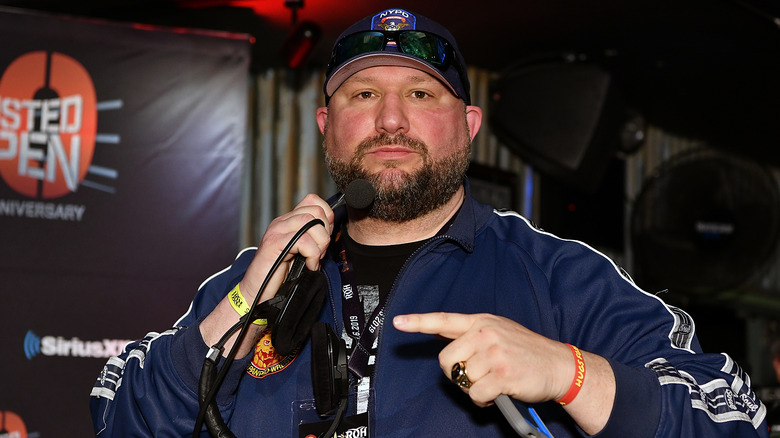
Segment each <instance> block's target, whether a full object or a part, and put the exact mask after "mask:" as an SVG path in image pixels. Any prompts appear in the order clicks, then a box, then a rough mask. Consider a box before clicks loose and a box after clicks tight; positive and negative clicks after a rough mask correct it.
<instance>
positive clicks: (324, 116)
mask: <svg viewBox="0 0 780 438" xmlns="http://www.w3.org/2000/svg"><path fill="white" fill-rule="evenodd" d="M327 122H328V107H326V106H323V107H320V108H317V125H318V126H319V127H320V132H321V133H322V134H323V135H324V134H325V125H326V124H327Z"/></svg>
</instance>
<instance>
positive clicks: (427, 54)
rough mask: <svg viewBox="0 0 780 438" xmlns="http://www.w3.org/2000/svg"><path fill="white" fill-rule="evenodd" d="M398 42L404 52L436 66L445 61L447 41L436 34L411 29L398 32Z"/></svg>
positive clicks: (441, 64)
mask: <svg viewBox="0 0 780 438" xmlns="http://www.w3.org/2000/svg"><path fill="white" fill-rule="evenodd" d="M398 44H399V45H400V46H401V50H402V51H403V52H404V53H406V54H409V55H412V56H415V57H417V58H420V59H423V60H425V61H427V62H429V63H431V64H433V65H435V66H437V67H442V66H444V65H445V63H446V62H447V53H448V52H447V50H446V49H447V43H446V42H445V41H444V40H443V39H441V38H439V37H437V36H436V35H433V34H429V33H425V32H418V31H412V30H410V31H405V32H400V34H399V36H398Z"/></svg>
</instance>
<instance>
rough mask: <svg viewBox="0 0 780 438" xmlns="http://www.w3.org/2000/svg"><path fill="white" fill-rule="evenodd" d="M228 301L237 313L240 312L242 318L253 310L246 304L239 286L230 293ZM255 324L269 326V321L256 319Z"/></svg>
mask: <svg viewBox="0 0 780 438" xmlns="http://www.w3.org/2000/svg"><path fill="white" fill-rule="evenodd" d="M228 301H230V305H231V306H233V308H234V309H236V312H238V314H239V315H241V316H244V315H246V314H247V313H249V311H250V310H252V309H251V308H250V307H249V304H247V303H246V300H245V299H244V296H243V295H241V291H240V290H239V289H238V285H236V287H234V288H233V290H231V291H230V292H229V293H228ZM253 324H257V325H268V320H267V319H265V318H261V319H256V320H254V322H253Z"/></svg>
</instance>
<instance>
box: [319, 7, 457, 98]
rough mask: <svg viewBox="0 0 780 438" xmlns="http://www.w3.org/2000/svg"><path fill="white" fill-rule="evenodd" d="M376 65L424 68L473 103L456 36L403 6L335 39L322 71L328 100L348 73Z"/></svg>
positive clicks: (381, 14) (369, 20) (324, 89)
mask: <svg viewBox="0 0 780 438" xmlns="http://www.w3.org/2000/svg"><path fill="white" fill-rule="evenodd" d="M377 66H402V67H411V68H415V69H418V70H421V71H424V72H426V73H428V74H430V75H431V76H433V77H435V78H436V79H438V80H440V81H441V82H442V83H444V84H445V85H447V87H448V88H449V89H450V90H451V91H452V92H453V93H454V94H455V95H456V96H458V97H459V98H461V99H463V101H465V102H466V104H467V105H470V104H471V96H470V85H469V78H468V76H467V73H466V63H465V61H464V60H463V56H462V55H461V53H460V50H459V49H458V45H457V43H456V42H455V38H454V37H453V36H452V34H451V33H450V32H449V31H448V30H447V29H446V28H445V27H444V26H442V25H440V24H438V23H436V22H435V21H433V20H430V19H428V18H426V17H423V16H422V15H419V14H415V13H412V12H410V11H407V10H404V9H398V8H395V9H386V10H384V11H382V12H380V13H378V14H376V15H372V16H368V17H365V18H363V19H362V20H360V21H358V22H357V23H355V24H353V25H352V26H350V27H349V28H347V30H345V31H344V32H342V34H341V35H340V36H339V37H338V39H337V40H336V44H335V45H334V46H333V52H332V55H331V58H330V62H329V63H328V67H327V70H326V77H325V84H324V85H323V92H324V93H325V101H326V103H327V102H328V101H329V100H330V97H331V96H332V95H333V93H335V92H336V90H337V89H338V88H339V87H340V86H341V84H343V83H344V81H346V80H347V79H348V78H349V77H350V76H352V75H353V74H355V73H357V72H359V71H360V70H363V69H366V68H369V67H377Z"/></svg>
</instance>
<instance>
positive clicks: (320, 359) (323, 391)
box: [311, 322, 337, 415]
mask: <svg viewBox="0 0 780 438" xmlns="http://www.w3.org/2000/svg"><path fill="white" fill-rule="evenodd" d="M329 328H330V327H329V326H328V325H327V324H325V323H324V322H317V323H316V324H314V327H312V329H311V380H312V386H313V387H314V404H315V406H316V407H317V413H318V414H320V415H327V414H329V413H330V412H332V411H333V410H334V409H335V408H336V405H337V402H336V400H334V398H333V395H334V394H333V388H334V386H333V378H332V376H331V369H332V364H331V359H330V356H331V355H330V350H331V346H330V344H329V342H328V333H327V331H328V329H329Z"/></svg>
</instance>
